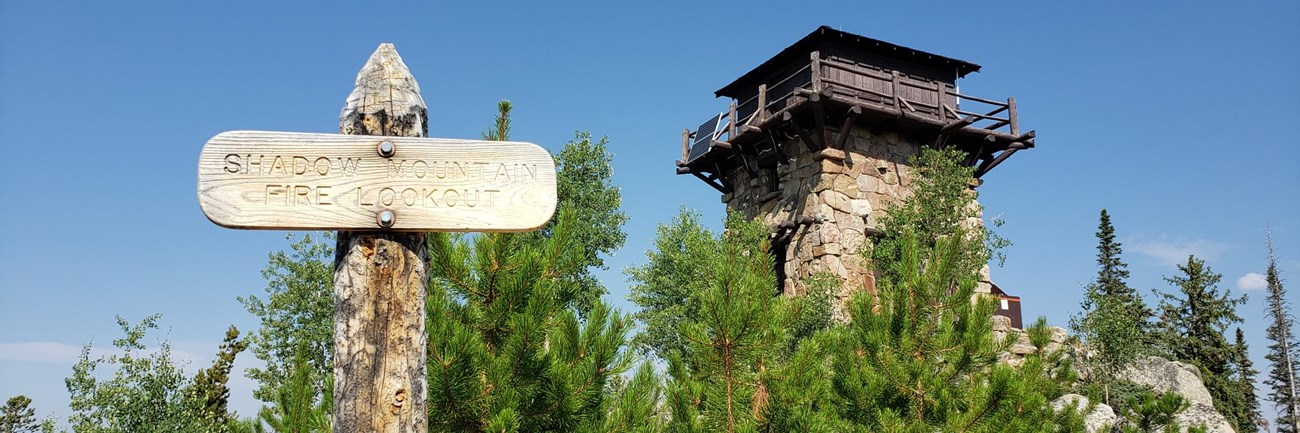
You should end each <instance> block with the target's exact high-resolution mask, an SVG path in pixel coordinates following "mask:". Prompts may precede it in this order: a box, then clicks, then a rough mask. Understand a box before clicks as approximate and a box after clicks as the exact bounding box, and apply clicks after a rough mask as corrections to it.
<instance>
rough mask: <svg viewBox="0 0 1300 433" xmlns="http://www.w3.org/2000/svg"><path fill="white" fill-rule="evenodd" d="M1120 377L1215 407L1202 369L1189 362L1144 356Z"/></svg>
mask: <svg viewBox="0 0 1300 433" xmlns="http://www.w3.org/2000/svg"><path fill="white" fill-rule="evenodd" d="M1120 377H1121V378H1123V379H1125V380H1128V381H1130V382H1133V383H1136V384H1138V385H1147V386H1150V387H1151V388H1153V389H1155V391H1156V392H1174V393H1178V395H1181V396H1183V398H1186V399H1187V400H1188V401H1189V402H1193V403H1196V402H1200V403H1205V404H1207V405H1210V407H1214V400H1213V399H1212V398H1211V397H1210V390H1208V389H1205V384H1204V383H1203V382H1202V381H1201V372H1200V370H1198V369H1197V368H1196V367H1194V366H1191V365H1188V364H1184V363H1181V362H1175V361H1170V360H1168V359H1164V358H1161V357H1158V356H1143V357H1139V358H1138V359H1137V360H1136V361H1133V365H1132V366H1130V367H1129V368H1128V369H1127V370H1125V371H1124V372H1123V373H1121V374H1120Z"/></svg>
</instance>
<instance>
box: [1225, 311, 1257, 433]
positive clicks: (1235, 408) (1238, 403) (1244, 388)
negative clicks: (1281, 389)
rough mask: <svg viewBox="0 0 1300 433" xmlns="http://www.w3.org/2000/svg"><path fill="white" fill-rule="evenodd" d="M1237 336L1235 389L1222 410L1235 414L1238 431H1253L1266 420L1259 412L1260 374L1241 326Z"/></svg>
mask: <svg viewBox="0 0 1300 433" xmlns="http://www.w3.org/2000/svg"><path fill="white" fill-rule="evenodd" d="M1235 336H1236V340H1235V341H1234V342H1233V344H1232V367H1233V376H1232V381H1231V386H1232V388H1233V389H1234V391H1233V392H1232V393H1230V394H1229V395H1228V397H1229V400H1228V404H1227V405H1226V406H1227V407H1225V408H1222V409H1220V410H1221V411H1225V412H1232V413H1233V414H1234V415H1233V418H1235V419H1236V421H1237V423H1236V424H1235V425H1234V426H1233V427H1235V428H1236V429H1237V432H1238V433H1246V432H1253V431H1257V430H1259V429H1260V428H1262V426H1261V425H1260V424H1261V421H1263V420H1264V417H1263V415H1261V414H1260V413H1259V398H1258V397H1256V396H1255V376H1257V375H1259V371H1258V370H1255V366H1254V363H1253V362H1251V360H1250V349H1249V347H1248V346H1247V345H1246V337H1245V334H1243V333H1242V332H1241V328H1237V331H1236V335H1235Z"/></svg>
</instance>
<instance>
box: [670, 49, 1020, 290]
mask: <svg viewBox="0 0 1300 433" xmlns="http://www.w3.org/2000/svg"><path fill="white" fill-rule="evenodd" d="M979 69H980V66H979V65H976V64H974V63H970V62H966V61H962V60H957V59H953V58H948V57H944V56H940V55H937V54H931V53H927V52H924V51H920V50H916V49H912V48H907V47H902V46H899V45H894V44H891V43H888V42H884V41H880V40H876V39H872V38H868V37H864V36H859V35H855V34H851V33H847V32H843V31H839V30H835V29H832V28H830V27H825V26H823V27H820V28H818V29H817V30H815V31H813V32H812V33H811V34H809V35H808V36H805V37H804V38H803V39H800V40H799V41H798V42H795V43H794V45H791V46H789V47H787V48H786V49H784V50H781V52H780V53H777V54H776V56H774V57H772V58H771V59H769V60H767V61H766V62H763V63H762V64H761V65H758V67H756V68H754V69H753V70H751V71H749V72H747V73H745V74H744V75H742V76H741V77H740V78H737V79H736V80H735V81H733V82H731V84H727V85H726V86H723V87H722V88H721V89H719V90H718V91H716V92H714V95H715V96H717V97H720V98H721V97H726V98H729V99H731V103H730V107H729V108H728V109H727V111H725V112H722V113H720V114H718V115H716V116H713V117H711V118H710V119H709V120H707V121H705V122H704V123H703V124H702V125H700V127H699V128H697V129H696V130H695V131H694V132H692V131H690V130H684V131H683V132H682V159H681V160H679V161H677V174H691V175H694V176H695V177H697V178H699V179H700V180H702V181H704V182H705V183H707V184H708V185H709V186H712V187H713V188H716V189H717V190H718V191H719V192H721V193H722V201H723V202H725V203H726V204H727V206H728V208H730V209H732V210H734V211H739V212H741V213H743V214H744V215H745V216H746V217H748V218H756V217H761V218H763V220H764V221H765V222H766V223H767V224H768V225H769V226H770V227H772V229H773V234H772V243H773V245H772V247H773V252H774V253H775V255H776V260H777V266H776V268H777V277H778V284H779V285H780V286H781V291H782V292H783V293H786V294H791V295H793V294H799V293H802V292H803V291H804V289H803V287H802V285H801V283H800V281H801V280H803V279H804V278H806V277H808V276H810V275H812V274H814V273H817V272H820V271H827V272H830V273H831V274H833V275H837V276H839V277H840V278H841V279H843V280H844V281H845V282H846V283H850V284H846V287H856V286H857V285H856V284H852V283H854V282H859V283H861V284H862V286H863V287H866V288H867V289H868V290H874V287H875V277H874V275H871V273H870V272H869V271H867V269H868V268H867V266H866V263H863V259H862V258H861V257H860V256H859V255H858V254H857V252H858V250H859V249H860V248H861V247H862V245H863V244H864V242H866V238H867V236H871V235H872V234H873V233H878V232H877V230H876V223H875V221H877V220H878V218H879V217H880V216H881V215H882V211H883V209H884V207H885V206H886V205H887V204H889V203H893V202H897V201H899V200H902V199H903V198H904V197H906V196H907V195H908V194H909V193H910V186H911V180H910V179H909V178H908V177H909V174H908V170H907V166H908V164H909V162H908V158H909V157H911V156H912V155H916V154H918V153H919V152H920V150H921V148H922V147H923V146H934V147H955V148H957V149H961V150H962V151H964V152H965V153H966V154H967V155H968V156H967V158H966V161H965V162H966V164H968V165H970V166H972V167H975V178H976V179H974V180H973V181H972V185H973V186H978V185H979V184H980V183H981V182H982V181H981V180H979V178H980V177H982V176H983V175H984V174H986V173H988V172H989V171H990V170H992V169H993V168H994V167H997V166H998V165H999V164H1001V163H1002V162H1003V161H1005V160H1006V159H1007V158H1008V157H1010V156H1011V155H1013V154H1015V153H1016V151H1018V150H1020V149H1026V148H1032V147H1034V131H1028V132H1021V130H1020V125H1019V123H1018V119H1017V118H1016V100H1015V98H1007V99H1006V100H992V99H984V98H978V97H974V96H970V95H964V94H959V93H958V92H957V79H958V78H962V77H964V76H966V75H967V74H969V73H971V72H977V71H979ZM974 223H978V221H975V222H974ZM985 277H986V278H985V279H986V280H987V273H985ZM981 287H982V291H984V292H988V291H989V288H990V285H989V284H982V285H981ZM847 295H848V292H847V291H845V292H844V293H840V294H837V297H839V298H843V297H845V296H847Z"/></svg>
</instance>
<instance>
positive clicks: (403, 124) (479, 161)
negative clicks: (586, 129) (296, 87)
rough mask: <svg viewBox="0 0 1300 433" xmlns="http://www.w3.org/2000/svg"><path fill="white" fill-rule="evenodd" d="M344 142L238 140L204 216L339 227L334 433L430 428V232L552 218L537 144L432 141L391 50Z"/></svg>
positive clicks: (383, 53)
mask: <svg viewBox="0 0 1300 433" xmlns="http://www.w3.org/2000/svg"><path fill="white" fill-rule="evenodd" d="M339 129H340V131H341V132H342V133H343V134H345V135H331V134H300V133H284V132H257V131H233V132H226V133H222V134H219V135H217V136H216V137H213V138H212V139H211V140H209V141H208V143H207V144H206V145H205V146H204V147H203V152H202V154H201V156H200V158H199V188H198V190H199V191H198V195H199V206H200V207H201V208H202V209H203V213H204V214H205V215H207V217H208V219H210V220H212V222H214V223H216V224H218V225H221V226H223V227H230V228H242V229H313V230H335V229H336V230H339V232H338V243H337V246H336V255H335V259H334V417H333V421H334V431H336V432H393V433H397V432H401V433H424V432H425V431H427V427H426V426H427V422H428V414H427V413H426V401H427V399H428V390H427V389H425V385H426V365H425V362H426V348H427V345H428V340H427V336H426V333H425V299H426V297H427V290H428V268H429V255H428V251H427V246H426V242H425V234H424V232H428V231H528V230H534V229H537V228H539V227H541V226H542V225H544V224H545V223H546V222H547V221H548V220H550V218H551V216H552V215H553V214H554V212H555V202H556V195H555V194H556V192H555V164H554V161H553V160H552V159H551V156H550V154H549V153H547V152H546V150H544V149H542V148H540V147H538V146H537V145H534V144H531V143H518V142H498V141H472V140H450V139H430V138H423V137H425V136H426V135H428V111H427V109H426V107H425V104H424V100H423V99H422V98H421V97H420V87H419V85H418V84H417V83H416V82H415V78H414V77H412V76H411V72H410V70H408V69H407V67H406V65H405V64H404V63H403V62H402V59H401V57H400V56H398V55H397V50H396V49H394V48H393V45H392V44H381V45H380V46H379V48H378V49H377V50H375V52H374V54H372V55H371V56H370V59H369V61H367V62H366V64H365V66H363V67H362V68H361V72H359V73H358V74H357V81H356V87H355V88H354V89H353V91H352V94H351V95H349V96H348V99H347V103H346V104H345V105H344V107H343V112H342V113H341V114H340V115H339Z"/></svg>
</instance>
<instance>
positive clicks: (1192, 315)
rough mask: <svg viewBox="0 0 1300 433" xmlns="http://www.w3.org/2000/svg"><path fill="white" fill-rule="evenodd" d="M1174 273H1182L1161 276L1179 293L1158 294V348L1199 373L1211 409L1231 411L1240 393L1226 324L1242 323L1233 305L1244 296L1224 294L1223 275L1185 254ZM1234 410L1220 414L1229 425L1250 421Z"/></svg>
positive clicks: (1235, 358)
mask: <svg viewBox="0 0 1300 433" xmlns="http://www.w3.org/2000/svg"><path fill="white" fill-rule="evenodd" d="M1178 270H1179V271H1181V272H1182V274H1181V275H1177V276H1173V277H1166V278H1165V281H1167V282H1169V283H1170V284H1173V285H1174V286H1176V287H1177V288H1178V294H1168V293H1162V294H1161V297H1162V299H1161V301H1160V306H1159V311H1160V316H1161V317H1160V341H1161V344H1162V345H1163V346H1164V350H1165V351H1166V352H1167V353H1170V354H1172V355H1173V357H1174V358H1175V360H1177V361H1183V362H1187V363H1189V364H1192V365H1195V366H1196V367H1197V368H1199V369H1200V370H1201V375H1202V377H1203V379H1204V381H1205V387H1206V388H1207V389H1208V390H1209V391H1210V396H1211V397H1213V399H1214V406H1215V407H1218V408H1225V407H1231V400H1232V399H1233V397H1232V395H1233V394H1236V393H1239V392H1241V387H1240V385H1239V384H1237V383H1236V381H1234V379H1233V373H1234V369H1236V368H1237V365H1236V361H1237V358H1238V357H1239V355H1238V354H1237V349H1235V348H1234V347H1233V346H1232V345H1231V344H1229V343H1228V340H1227V338H1226V337H1225V336H1224V333H1225V332H1226V331H1227V328H1228V326H1230V325H1232V324H1233V323H1237V322H1240V321H1241V317H1239V316H1238V315H1237V305H1240V304H1242V303H1245V302H1246V297H1245V296H1244V295H1243V296H1241V297H1232V296H1231V295H1230V294H1229V293H1228V292H1227V291H1226V290H1220V289H1219V288H1218V287H1217V285H1218V283H1219V281H1220V280H1221V279H1222V276H1221V275H1219V274H1216V273H1214V272H1213V271H1211V270H1210V268H1209V267H1208V266H1205V261H1203V260H1199V259H1197V258H1196V257H1193V256H1189V257H1188V258H1187V263H1186V264H1184V265H1179V266H1178ZM1236 409H1238V410H1231V411H1228V410H1225V411H1223V416H1224V417H1225V418H1227V419H1228V422H1229V423H1231V424H1232V425H1238V426H1239V425H1248V424H1243V423H1250V422H1252V421H1253V420H1252V419H1250V417H1249V415H1248V414H1247V413H1244V412H1243V411H1242V410H1240V408H1236Z"/></svg>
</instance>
